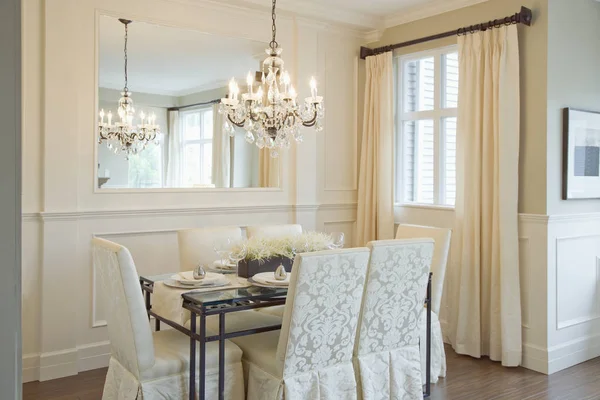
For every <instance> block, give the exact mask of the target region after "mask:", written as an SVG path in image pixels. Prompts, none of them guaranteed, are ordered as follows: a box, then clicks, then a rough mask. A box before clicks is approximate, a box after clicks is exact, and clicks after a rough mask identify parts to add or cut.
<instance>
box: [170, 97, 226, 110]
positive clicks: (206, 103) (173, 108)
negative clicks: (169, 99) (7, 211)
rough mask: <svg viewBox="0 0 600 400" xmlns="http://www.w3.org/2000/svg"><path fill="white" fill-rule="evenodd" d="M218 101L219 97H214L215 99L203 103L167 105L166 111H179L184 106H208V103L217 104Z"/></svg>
mask: <svg viewBox="0 0 600 400" xmlns="http://www.w3.org/2000/svg"><path fill="white" fill-rule="evenodd" d="M220 101H221V99H215V100H210V101H205V102H203V103H194V104H188V105H187V106H181V107H169V108H167V111H179V110H181V109H184V108H190V107H200V106H208V105H210V104H217V103H219V102H220Z"/></svg>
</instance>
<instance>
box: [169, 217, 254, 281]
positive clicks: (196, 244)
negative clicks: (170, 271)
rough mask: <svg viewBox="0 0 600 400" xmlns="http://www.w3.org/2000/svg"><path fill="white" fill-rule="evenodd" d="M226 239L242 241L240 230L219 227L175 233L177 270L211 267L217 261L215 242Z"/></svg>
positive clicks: (234, 227) (235, 227) (184, 230)
mask: <svg viewBox="0 0 600 400" xmlns="http://www.w3.org/2000/svg"><path fill="white" fill-rule="evenodd" d="M228 238H232V239H242V230H241V229H240V228H239V227H237V226H219V227H211V228H195V229H183V230H180V231H177V242H178V243H179V268H180V269H179V270H180V271H191V270H193V269H194V268H196V267H197V266H198V264H200V263H202V264H205V265H212V263H213V262H214V261H216V260H218V259H219V256H218V255H217V253H215V250H214V243H215V241H217V240H226V239H228Z"/></svg>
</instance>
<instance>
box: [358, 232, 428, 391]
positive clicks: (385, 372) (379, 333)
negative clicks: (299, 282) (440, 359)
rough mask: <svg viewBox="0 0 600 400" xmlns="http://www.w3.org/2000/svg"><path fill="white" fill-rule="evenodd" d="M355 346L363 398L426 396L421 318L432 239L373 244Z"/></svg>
mask: <svg viewBox="0 0 600 400" xmlns="http://www.w3.org/2000/svg"><path fill="white" fill-rule="evenodd" d="M368 247H369V248H371V259H370V261H369V270H368V272H367V282H366V288H365V294H364V297H363V301H362V307H361V312H360V318H359V322H358V333H357V338H356V343H355V349H354V362H355V368H356V372H357V381H358V387H359V396H361V397H362V398H363V399H364V400H384V399H403V400H404V399H406V400H409V399H410V400H413V399H421V398H422V397H423V387H422V384H423V381H422V378H421V361H420V353H419V339H420V338H419V336H420V332H419V331H420V320H421V319H422V317H423V316H424V309H423V301H424V300H425V296H426V290H427V281H428V277H429V270H430V267H431V257H432V254H433V240H430V239H429V240H427V239H425V240H423V239H418V240H383V241H375V242H370V243H369V244H368Z"/></svg>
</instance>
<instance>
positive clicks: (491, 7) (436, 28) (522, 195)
mask: <svg viewBox="0 0 600 400" xmlns="http://www.w3.org/2000/svg"><path fill="white" fill-rule="evenodd" d="M559 1H560V0H559ZM590 1H591V0H590ZM521 6H525V7H528V8H531V9H532V10H533V15H534V21H533V24H534V25H533V27H531V28H528V27H525V26H519V41H520V43H519V45H520V60H521V149H520V155H521V156H520V173H519V175H520V177H519V179H520V182H519V212H521V213H530V214H546V152H545V151H544V149H545V148H546V70H547V68H546V65H547V44H548V43H547V42H548V3H547V0H489V1H487V2H484V3H481V4H477V5H474V6H471V7H467V8H462V9H459V10H456V11H452V12H449V13H445V14H441V15H438V16H435V17H431V18H426V19H422V20H419V21H415V22H411V23H408V24H404V25H399V26H396V27H393V28H390V29H387V30H385V31H384V32H383V35H382V37H381V39H380V40H379V41H378V42H377V43H371V44H369V47H378V46H385V45H388V44H392V43H398V42H403V41H407V40H411V39H416V38H420V37H423V36H428V35H433V34H436V33H439V32H445V31H449V30H453V29H457V28H459V27H462V26H468V25H472V24H473V23H476V22H483V21H489V20H491V19H495V18H498V17H502V16H505V15H511V14H514V13H516V12H518V11H519V10H520V8H521ZM454 43H456V38H454V37H451V38H447V39H443V40H437V41H433V42H429V43H424V44H421V45H416V46H411V47H407V48H403V49H399V50H397V54H410V53H414V52H418V51H422V50H426V49H431V48H435V47H442V46H448V45H451V44H454Z"/></svg>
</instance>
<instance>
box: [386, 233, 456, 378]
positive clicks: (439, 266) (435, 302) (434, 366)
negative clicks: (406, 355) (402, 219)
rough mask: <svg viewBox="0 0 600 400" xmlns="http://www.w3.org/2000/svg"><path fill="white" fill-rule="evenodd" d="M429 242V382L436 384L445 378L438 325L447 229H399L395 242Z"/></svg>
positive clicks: (444, 365)
mask: <svg viewBox="0 0 600 400" xmlns="http://www.w3.org/2000/svg"><path fill="white" fill-rule="evenodd" d="M415 238H431V239H433V240H434V241H435V249H434V250H433V259H432V261H431V272H432V273H433V276H432V278H431V382H432V383H436V382H437V381H438V379H439V378H443V377H445V376H446V352H445V351H444V337H443V335H442V326H441V324H440V318H439V315H440V307H441V304H442V295H443V292H444V279H445V276H446V266H447V264H448V253H449V252H450V240H451V239H452V231H451V230H450V229H443V228H434V227H429V226H419V225H399V226H398V231H397V232H396V239H415ZM425 332H426V331H425V324H424V323H423V327H422V329H421V338H422V342H423V343H425ZM425 360H426V358H425V347H424V346H422V347H421V367H422V370H423V379H424V377H425V368H426V367H425V365H426V364H425Z"/></svg>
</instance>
